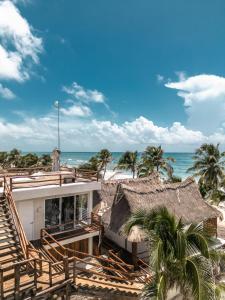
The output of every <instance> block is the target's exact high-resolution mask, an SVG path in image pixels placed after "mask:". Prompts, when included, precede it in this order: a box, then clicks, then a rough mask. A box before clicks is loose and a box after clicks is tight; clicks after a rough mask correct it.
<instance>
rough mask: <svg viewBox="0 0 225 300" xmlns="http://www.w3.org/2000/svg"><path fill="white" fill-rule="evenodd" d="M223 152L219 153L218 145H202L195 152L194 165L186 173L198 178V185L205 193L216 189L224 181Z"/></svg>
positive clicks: (224, 154)
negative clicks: (191, 173)
mask: <svg viewBox="0 0 225 300" xmlns="http://www.w3.org/2000/svg"><path fill="white" fill-rule="evenodd" d="M224 157H225V152H220V150H219V144H217V145H216V146H215V145H213V144H203V145H201V147H200V148H198V149H197V150H196V151H195V155H194V156H193V159H194V164H193V166H192V167H191V168H189V169H188V172H194V174H193V175H194V176H197V177H199V184H200V186H201V188H202V189H205V190H206V192H207V191H209V190H214V189H218V187H219V186H220V183H221V182H222V181H223V180H224V165H225V160H224Z"/></svg>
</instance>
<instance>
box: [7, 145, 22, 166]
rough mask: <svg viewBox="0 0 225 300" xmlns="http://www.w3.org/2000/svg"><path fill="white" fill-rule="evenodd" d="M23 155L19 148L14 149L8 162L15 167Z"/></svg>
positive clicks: (9, 155)
mask: <svg viewBox="0 0 225 300" xmlns="http://www.w3.org/2000/svg"><path fill="white" fill-rule="evenodd" d="M20 157H21V151H20V150H18V149H12V150H11V151H10V152H9V154H8V157H7V164H8V166H9V167H10V168H11V167H15V166H16V163H17V162H18V160H19V159H20Z"/></svg>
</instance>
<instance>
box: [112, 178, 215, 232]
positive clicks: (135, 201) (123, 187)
mask: <svg viewBox="0 0 225 300" xmlns="http://www.w3.org/2000/svg"><path fill="white" fill-rule="evenodd" d="M159 206H165V207H166V208H167V209H168V210H169V211H170V212H171V213H172V214H174V215H175V216H176V217H177V219H180V218H182V220H183V222H184V223H186V224H190V223H198V222H201V221H204V220H207V219H210V218H215V217H219V216H220V213H219V212H218V211H217V210H216V209H215V208H213V207H211V206H210V205H209V204H207V203H206V202H205V201H204V199H203V198H202V196H201V194H200V192H199V189H198V186H197V184H196V183H195V181H194V180H193V179H192V178H188V179H187V180H185V181H183V182H180V183H171V184H163V183H155V182H152V184H149V185H147V184H144V183H139V182H130V183H129V184H127V183H121V184H120V185H119V186H118V187H117V192H116V193H115V197H114V201H113V203H112V207H111V214H110V217H109V220H108V221H109V229H110V230H112V231H114V232H115V233H121V232H122V230H123V226H124V224H125V223H126V221H127V219H128V218H129V216H130V215H131V213H133V212H135V211H137V210H138V209H144V210H151V209H153V208H156V207H159Z"/></svg>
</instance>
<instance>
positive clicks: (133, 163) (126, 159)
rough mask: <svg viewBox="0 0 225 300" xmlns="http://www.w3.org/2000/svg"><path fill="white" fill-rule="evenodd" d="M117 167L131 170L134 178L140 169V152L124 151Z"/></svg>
mask: <svg viewBox="0 0 225 300" xmlns="http://www.w3.org/2000/svg"><path fill="white" fill-rule="evenodd" d="M115 169H118V170H125V171H131V173H132V176H133V178H134V177H135V176H136V175H137V173H138V169H139V160H138V152H137V151H134V152H131V151H126V152H124V153H123V154H122V156H121V157H120V159H119V161H118V163H117V165H116V167H115Z"/></svg>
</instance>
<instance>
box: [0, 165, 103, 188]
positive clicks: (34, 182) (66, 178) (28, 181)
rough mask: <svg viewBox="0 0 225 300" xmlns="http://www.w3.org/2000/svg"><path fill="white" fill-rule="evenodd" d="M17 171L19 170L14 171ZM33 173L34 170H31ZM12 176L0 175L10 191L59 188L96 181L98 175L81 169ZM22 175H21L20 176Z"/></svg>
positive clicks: (19, 172) (20, 172) (20, 173)
mask: <svg viewBox="0 0 225 300" xmlns="http://www.w3.org/2000/svg"><path fill="white" fill-rule="evenodd" d="M16 170H19V169H16ZM22 170H24V169H22ZM32 170H33V171H34V170H35V169H32ZM15 173H16V174H15V175H12V174H7V173H5V174H2V175H1V174H0V178H2V179H3V178H5V177H6V178H8V181H9V186H10V190H11V191H12V190H14V189H19V188H32V187H40V186H48V185H57V186H61V185H62V184H66V183H74V182H77V181H82V180H84V181H98V180H99V173H98V172H96V171H89V170H82V169H76V168H74V169H71V171H69V172H48V173H43V174H34V175H32V172H31V171H30V172H29V173H27V174H24V173H23V172H22V171H17V172H15ZM22 173H23V174H22Z"/></svg>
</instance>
